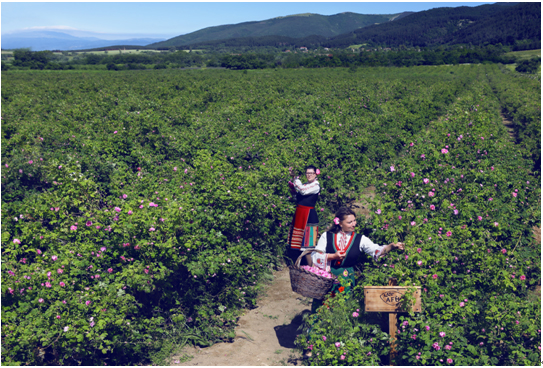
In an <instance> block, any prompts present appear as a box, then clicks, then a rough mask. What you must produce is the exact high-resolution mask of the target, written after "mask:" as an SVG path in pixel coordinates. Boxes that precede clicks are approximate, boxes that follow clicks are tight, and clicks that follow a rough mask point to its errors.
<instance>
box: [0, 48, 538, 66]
mask: <svg viewBox="0 0 543 368" xmlns="http://www.w3.org/2000/svg"><path fill="white" fill-rule="evenodd" d="M510 49H511V48H510V47H506V46H502V45H496V46H492V45H491V46H486V47H475V46H472V47H464V46H455V47H448V46H440V47H436V48H420V49H419V48H409V49H408V48H397V49H389V48H385V49H383V48H360V49H358V50H351V49H348V50H342V49H340V50H337V49H332V50H326V49H319V50H312V51H311V52H301V51H300V50H298V51H296V52H294V51H291V52H279V51H277V50H276V51H269V50H268V51H260V52H243V53H218V52H210V53H196V52H186V51H171V52H163V53H156V52H155V53H152V52H149V53H138V54H136V53H134V54H128V53H125V54H114V55H110V54H86V55H83V56H80V57H78V58H74V59H72V60H69V61H64V62H62V61H59V60H55V59H54V58H55V56H54V55H53V54H52V53H51V52H49V51H40V52H31V51H28V50H16V51H15V52H14V55H13V56H14V57H13V62H12V64H11V66H13V67H15V68H16V69H20V68H26V69H56V70H63V69H102V70H106V69H107V70H140V69H151V68H154V69H166V68H188V67H222V68H228V69H234V70H244V69H264V68H300V67H304V68H327V67H348V68H352V69H353V70H355V69H356V68H357V67H366V66H391V67H392V66H394V67H408V66H415V65H444V64H464V63H502V64H511V63H514V62H515V61H516V59H515V58H514V57H512V56H506V55H505V53H506V52H508V51H510ZM289 51H290V50H289ZM539 64H540V59H538V60H536V61H533V60H530V61H526V62H522V63H520V64H519V68H520V69H519V71H521V70H522V71H523V72H533V71H534V70H537V67H538V66H539ZM8 68H10V65H8V64H6V63H4V62H2V70H7V69H8ZM534 68H535V69H534Z"/></svg>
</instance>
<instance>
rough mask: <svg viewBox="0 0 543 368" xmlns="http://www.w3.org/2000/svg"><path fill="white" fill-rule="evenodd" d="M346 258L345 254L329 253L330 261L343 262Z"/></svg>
mask: <svg viewBox="0 0 543 368" xmlns="http://www.w3.org/2000/svg"><path fill="white" fill-rule="evenodd" d="M344 258H345V254H343V253H340V252H339V251H338V252H335V253H328V260H329V261H343V259H344Z"/></svg>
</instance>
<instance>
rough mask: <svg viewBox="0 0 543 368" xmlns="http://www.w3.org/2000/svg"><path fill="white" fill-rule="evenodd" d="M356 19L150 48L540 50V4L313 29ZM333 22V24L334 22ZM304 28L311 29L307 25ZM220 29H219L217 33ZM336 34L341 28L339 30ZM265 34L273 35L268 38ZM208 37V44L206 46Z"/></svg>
mask: <svg viewBox="0 0 543 368" xmlns="http://www.w3.org/2000/svg"><path fill="white" fill-rule="evenodd" d="M340 16H341V17H342V18H340ZM355 16H357V14H354V13H343V14H338V15H335V16H330V17H323V16H319V15H315V14H312V15H310V16H309V15H308V16H306V17H303V16H292V17H285V18H281V19H283V20H288V22H289V23H281V24H282V26H280V25H279V23H278V22H279V19H277V18H276V19H272V20H270V21H265V22H250V23H243V24H245V25H255V24H257V23H258V25H257V26H256V25H255V26H254V27H259V29H258V32H252V33H251V32H249V31H248V30H249V26H247V27H244V28H243V27H242V25H241V24H240V25H235V26H220V27H211V28H208V29H204V30H201V31H198V32H194V33H192V34H189V35H186V36H179V37H175V38H172V39H170V40H168V41H164V42H160V43H155V44H152V45H149V46H150V47H157V48H162V47H172V46H175V47H178V48H188V47H192V48H217V47H259V46H270V47H280V46H283V47H301V46H306V47H319V46H323V47H330V48H346V47H349V46H351V45H367V46H370V47H371V46H382V47H398V46H407V47H410V46H415V47H426V46H439V45H457V44H470V43H471V44H472V45H477V46H484V45H488V44H494V45H496V44H500V43H501V44H502V45H515V44H518V41H526V42H528V43H530V44H533V45H532V47H528V48H540V47H541V4H540V3H496V4H492V5H481V6H477V7H466V6H463V7H458V8H436V9H431V10H427V11H422V12H416V13H408V12H406V13H401V14H400V15H398V16H396V17H394V16H390V15H387V16H385V17H389V18H390V19H391V20H392V21H388V20H387V21H385V22H378V21H376V19H373V23H372V24H371V25H366V26H364V27H363V28H358V29H355V30H352V31H348V32H346V33H343V34H341V35H336V36H327V35H326V34H324V31H317V29H318V27H313V28H312V27H310V26H309V22H310V21H311V22H313V23H314V24H317V23H319V22H320V24H321V25H322V24H324V23H323V22H324V20H323V19H325V18H327V22H328V23H327V24H332V23H333V22H339V20H340V19H351V20H354V19H356V17H355ZM334 17H335V18H334ZM364 17H369V16H364ZM375 17H378V16H375ZM332 18H333V19H334V21H332V20H331V19H332ZM272 21H273V22H272ZM303 22H305V23H303ZM353 22H354V21H353ZM375 23H380V24H375ZM287 24H288V27H287ZM301 24H306V26H302V25H301ZM337 24H339V23H337ZM351 24H353V23H351ZM271 26H273V27H271ZM224 27H237V28H224ZM304 27H305V28H304ZM242 28H243V29H245V32H242ZM296 28H299V29H302V28H304V29H305V32H304V33H302V32H301V31H300V32H297V31H296V30H295V29H296ZM324 28H325V27H324V26H323V27H321V28H319V29H321V30H323V29H324ZM215 29H217V30H216V31H214V30H215ZM254 29H256V28H254ZM335 29H339V26H337V27H336V28H335ZM221 30H222V31H221ZM276 30H277V31H276ZM279 30H288V32H283V33H281V34H279ZM200 32H202V37H197V34H199V33H200ZM205 32H209V33H208V35H207V36H205V34H204V33H205ZM273 32H277V33H273ZM319 32H320V33H319ZM249 33H250V35H249ZM264 33H267V34H268V35H263V34H264ZM204 36H205V37H204ZM206 37H207V38H208V39H207V40H205V41H204V38H206Z"/></svg>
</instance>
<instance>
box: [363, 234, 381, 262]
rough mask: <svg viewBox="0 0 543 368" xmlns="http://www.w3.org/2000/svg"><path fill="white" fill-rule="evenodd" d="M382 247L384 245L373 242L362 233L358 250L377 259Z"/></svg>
mask: <svg viewBox="0 0 543 368" xmlns="http://www.w3.org/2000/svg"><path fill="white" fill-rule="evenodd" d="M384 247H385V246H384V245H378V244H375V243H374V242H372V241H371V240H370V239H369V238H368V237H366V236H364V235H362V240H360V251H361V252H364V253H366V254H367V255H369V256H370V257H372V258H373V259H374V260H375V261H377V260H378V257H379V255H380V253H381V251H382V249H383V248H384Z"/></svg>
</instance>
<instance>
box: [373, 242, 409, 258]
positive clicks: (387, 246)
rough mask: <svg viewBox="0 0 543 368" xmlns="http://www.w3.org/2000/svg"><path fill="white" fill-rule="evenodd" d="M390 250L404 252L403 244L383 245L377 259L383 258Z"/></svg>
mask: <svg viewBox="0 0 543 368" xmlns="http://www.w3.org/2000/svg"><path fill="white" fill-rule="evenodd" d="M392 249H399V250H404V249H405V244H404V243H400V242H396V243H390V244H388V245H385V246H384V248H383V250H382V251H381V254H379V258H381V257H384V256H385V255H386V254H387V253H388V252H390V251H391V250H392Z"/></svg>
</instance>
